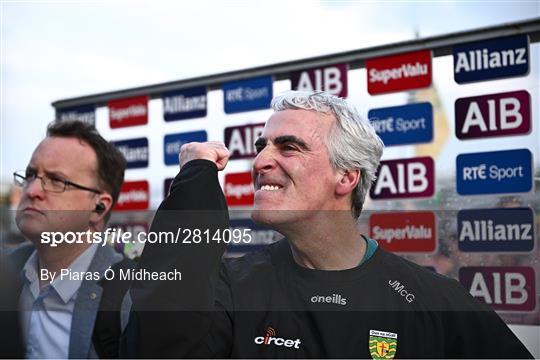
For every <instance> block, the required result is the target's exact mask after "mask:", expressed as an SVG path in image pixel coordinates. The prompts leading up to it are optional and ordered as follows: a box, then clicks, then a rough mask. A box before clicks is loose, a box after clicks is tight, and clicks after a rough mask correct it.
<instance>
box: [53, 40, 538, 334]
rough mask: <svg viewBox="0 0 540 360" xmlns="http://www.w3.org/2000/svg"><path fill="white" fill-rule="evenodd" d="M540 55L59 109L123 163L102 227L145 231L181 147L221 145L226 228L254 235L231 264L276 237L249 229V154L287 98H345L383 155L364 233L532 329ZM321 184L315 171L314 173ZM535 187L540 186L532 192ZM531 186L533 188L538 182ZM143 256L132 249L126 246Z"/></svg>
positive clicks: (460, 55) (419, 55)
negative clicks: (320, 93) (87, 126)
mask: <svg viewBox="0 0 540 360" xmlns="http://www.w3.org/2000/svg"><path fill="white" fill-rule="evenodd" d="M538 54H539V45H538V44H530V43H529V38H528V36H527V35H518V36H511V37H503V38H494V39H490V40H487V41H481V42H474V43H467V44H460V45H458V46H454V48H453V50H452V52H451V53H450V55H445V56H439V57H435V58H434V57H433V54H432V51H431V50H422V51H414V52H409V53H398V54H391V55H388V56H384V57H379V58H373V59H366V61H365V68H362V69H358V70H349V64H347V63H341V64H331V65H325V66H322V67H319V68H306V69H303V70H299V71H294V72H291V73H289V74H288V78H287V79H285V80H279V81H276V80H275V77H274V76H262V77H260V76H255V77H252V78H242V79H239V80H237V81H231V82H228V83H224V84H222V87H221V90H212V91H208V90H207V88H206V87H204V86H203V87H195V88H188V89H178V90H172V91H169V92H167V93H163V94H161V97H160V98H149V97H147V96H140V97H134V98H127V99H115V100H113V101H110V102H109V103H108V104H107V105H108V106H106V107H96V106H95V105H92V104H90V105H85V106H80V107H76V108H68V109H62V110H59V111H58V119H59V120H72V119H81V120H84V121H87V122H90V123H94V124H95V125H96V127H97V128H98V130H99V131H100V132H101V133H102V134H104V136H105V137H107V138H108V139H110V140H111V141H113V142H114V144H115V145H116V146H118V147H119V148H120V150H121V151H122V152H123V153H124V155H125V156H126V158H127V159H128V170H127V174H126V183H125V184H124V187H123V188H122V194H121V195H120V200H119V202H118V204H117V206H116V210H117V211H116V213H115V214H114V216H113V219H112V222H111V226H113V227H118V228H120V229H122V230H124V231H126V230H127V231H132V232H140V231H145V230H146V229H148V218H149V217H150V216H148V214H147V212H145V211H144V210H152V209H156V208H157V206H158V205H159V203H160V201H161V200H162V199H163V197H164V196H166V194H167V192H168V189H169V187H170V183H171V181H172V179H173V178H174V176H175V175H176V173H177V171H178V152H179V149H180V147H181V146H182V144H184V143H186V142H189V141H206V140H219V141H223V142H225V144H226V145H227V146H228V148H229V149H230V151H231V154H232V156H231V161H230V163H229V166H228V168H227V170H226V172H224V173H221V174H220V181H221V182H222V186H223V189H224V192H225V195H226V198H227V203H228V204H229V206H230V209H231V219H232V221H231V227H232V228H233V229H251V231H252V234H253V242H252V243H251V244H248V245H246V244H241V245H240V244H239V245H234V246H233V245H231V246H230V247H229V251H228V254H229V256H236V255H238V254H242V253H245V252H247V251H251V250H254V249H258V248H260V247H261V246H263V245H265V244H269V243H272V242H274V241H276V240H278V239H279V238H280V235H279V234H276V233H275V232H273V231H271V230H268V229H264V228H261V227H260V226H257V225H255V224H253V222H252V221H251V220H250V218H249V209H250V207H251V206H252V204H253V185H252V179H251V173H250V164H251V161H252V159H253V158H254V157H255V155H256V154H255V149H254V146H253V143H254V142H255V140H256V139H257V138H258V137H259V136H260V134H261V133H262V131H263V128H264V122H265V121H266V120H267V118H268V117H269V116H270V115H271V113H272V111H271V110H270V109H269V108H270V101H271V99H272V97H273V96H274V95H276V94H278V93H280V92H282V91H284V90H288V89H291V88H292V89H303V90H324V91H327V92H330V93H333V94H336V95H339V96H342V97H347V98H349V100H350V101H351V102H352V103H354V104H355V105H356V107H357V108H358V110H359V111H360V113H361V114H362V115H363V116H364V117H366V118H367V119H368V120H369V121H371V123H372V124H373V126H374V128H375V130H376V131H377V133H378V134H379V135H380V137H381V139H382V140H383V142H384V143H385V144H386V149H385V153H384V156H383V161H382V163H381V166H380V168H379V169H378V178H377V180H376V181H375V182H374V184H373V186H372V188H371V191H370V194H369V196H368V199H366V204H365V206H364V209H365V210H364V213H363V214H362V215H361V218H360V221H359V226H360V227H361V228H362V231H363V233H364V234H367V235H369V236H371V237H372V238H374V239H376V240H377V241H378V242H379V244H380V246H381V247H382V248H384V249H386V250H387V251H392V252H396V253H398V254H400V255H401V256H404V257H406V258H408V259H410V260H412V261H415V262H417V263H418V264H420V265H422V266H424V267H426V268H428V269H430V270H432V271H436V272H438V273H440V274H443V275H446V276H450V277H453V278H455V279H457V280H458V281H460V282H461V283H462V284H463V285H464V286H465V287H467V288H468V289H469V291H470V292H471V294H472V295H473V296H475V297H476V298H477V299H478V300H479V301H482V302H485V303H486V304H488V305H490V306H492V307H493V308H494V309H496V310H497V311H498V312H499V313H500V314H501V316H503V318H504V319H505V320H506V321H507V322H508V323H513V324H536V325H539V324H540V315H539V310H538V309H539V307H540V306H539V296H538V289H540V285H539V281H540V280H539V277H540V273H539V261H540V256H539V251H538V244H537V239H538V228H539V226H538V222H539V216H540V199H539V196H538V195H537V190H536V187H535V185H536V186H537V185H538V179H539V177H540V171H539V168H540V166H539V143H540V136H539V131H538V124H539V123H540V121H539V114H538V111H539V109H540V104H539V100H538V99H540V96H539V87H538V84H539V83H540V80H539V78H540V77H539V74H538V71H539V70H538V64H540V62H539V55H538ZM314 176H316V174H314ZM535 180H536V181H535ZM535 183H536V184H535ZM119 250H120V251H124V252H125V253H127V254H129V255H130V256H137V255H138V254H140V251H141V248H140V247H138V246H137V244H134V245H131V246H127V247H125V248H123V249H119Z"/></svg>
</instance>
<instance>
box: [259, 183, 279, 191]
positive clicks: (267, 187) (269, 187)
mask: <svg viewBox="0 0 540 360" xmlns="http://www.w3.org/2000/svg"><path fill="white" fill-rule="evenodd" d="M280 189H283V186H281V185H271V184H265V185H262V186H261V187H260V190H264V191H276V190H280Z"/></svg>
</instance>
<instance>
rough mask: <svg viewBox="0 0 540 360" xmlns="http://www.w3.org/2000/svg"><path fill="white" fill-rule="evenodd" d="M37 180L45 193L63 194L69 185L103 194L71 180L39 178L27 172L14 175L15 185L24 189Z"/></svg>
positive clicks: (48, 177)
mask: <svg viewBox="0 0 540 360" xmlns="http://www.w3.org/2000/svg"><path fill="white" fill-rule="evenodd" d="M36 179H39V180H40V181H41V188H42V189H43V191H47V192H52V193H63V192H64V191H66V188H67V187H68V185H69V186H73V187H74V188H77V189H80V190H86V191H91V192H93V193H96V194H101V191H99V190H97V189H92V188H89V187H86V186H82V185H79V184H76V183H74V182H71V181H69V180H66V179H61V178H59V177H55V176H48V175H43V176H37V174H33V173H29V174H27V173H26V172H25V171H16V172H14V173H13V182H14V183H15V185H17V186H21V187H23V188H25V187H27V186H28V185H30V184H31V183H32V182H33V181H34V180H36Z"/></svg>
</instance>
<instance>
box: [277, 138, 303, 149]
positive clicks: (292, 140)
mask: <svg viewBox="0 0 540 360" xmlns="http://www.w3.org/2000/svg"><path fill="white" fill-rule="evenodd" d="M289 143H292V144H296V145H298V146H299V147H300V148H302V150H309V146H307V144H306V142H305V141H304V140H302V139H300V138H298V137H296V136H294V135H283V136H278V137H276V138H275V139H274V144H276V145H283V144H289Z"/></svg>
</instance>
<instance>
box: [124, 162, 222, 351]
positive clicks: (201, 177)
mask: <svg viewBox="0 0 540 360" xmlns="http://www.w3.org/2000/svg"><path fill="white" fill-rule="evenodd" d="M228 227H229V218H228V213H227V205H226V202H225V197H224V195H223V192H222V190H221V187H220V185H219V181H218V177H217V168H216V166H215V164H213V163H212V162H210V161H207V160H192V161H190V162H189V163H187V164H186V165H185V166H184V167H183V168H182V170H181V171H180V173H179V174H178V175H177V176H176V178H175V179H174V181H173V184H172V186H171V191H170V194H169V196H168V197H167V198H166V199H165V200H164V201H163V202H162V203H161V205H160V207H159V209H158V211H157V213H156V215H155V217H154V219H153V221H152V226H151V227H150V232H161V233H163V232H171V233H173V234H175V235H176V234H181V236H180V237H179V238H178V239H177V241H175V242H169V243H146V244H145V248H144V250H143V254H142V256H141V259H140V261H139V264H138V269H137V271H145V272H146V271H147V272H151V273H152V272H153V273H155V272H157V273H160V272H174V271H179V272H180V273H181V280H155V281H150V280H138V281H133V283H132V285H131V288H130V295H131V298H132V301H133V306H132V311H131V314H130V319H129V323H128V326H127V328H126V330H125V331H124V334H123V335H122V348H121V353H120V355H121V357H129V358H168V357H173V358H186V357H208V356H213V353H212V352H211V351H210V349H209V348H208V346H207V344H206V342H205V341H204V339H206V338H208V336H209V332H210V329H211V326H212V321H213V319H214V311H213V310H214V301H215V291H216V282H217V278H218V273H219V268H220V263H221V256H222V254H223V252H224V250H225V244H224V243H223V242H222V241H216V240H212V238H213V234H215V233H216V232H222V231H223V230H224V229H228ZM195 234H200V237H199V236H196V235H195ZM219 238H221V236H220V237H219Z"/></svg>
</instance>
